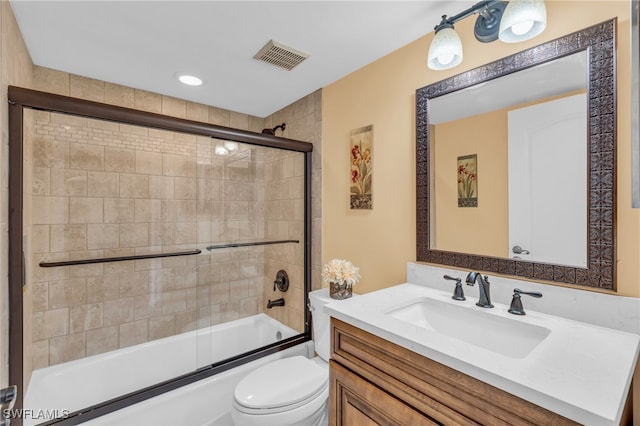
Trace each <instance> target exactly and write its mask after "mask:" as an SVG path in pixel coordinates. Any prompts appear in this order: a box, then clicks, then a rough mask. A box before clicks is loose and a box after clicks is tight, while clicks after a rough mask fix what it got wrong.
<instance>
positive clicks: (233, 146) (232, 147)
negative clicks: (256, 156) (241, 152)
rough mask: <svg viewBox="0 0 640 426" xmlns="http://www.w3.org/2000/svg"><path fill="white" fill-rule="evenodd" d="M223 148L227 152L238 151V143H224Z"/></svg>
mask: <svg viewBox="0 0 640 426" xmlns="http://www.w3.org/2000/svg"><path fill="white" fill-rule="evenodd" d="M224 147H225V148H227V149H228V150H229V151H237V150H238V142H231V141H225V143H224Z"/></svg>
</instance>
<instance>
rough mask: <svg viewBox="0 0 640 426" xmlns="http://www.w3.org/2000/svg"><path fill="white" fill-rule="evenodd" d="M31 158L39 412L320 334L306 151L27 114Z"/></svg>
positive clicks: (30, 344) (31, 369)
mask: <svg viewBox="0 0 640 426" xmlns="http://www.w3.org/2000/svg"><path fill="white" fill-rule="evenodd" d="M23 147H24V162H23V180H24V185H23V241H24V243H23V248H24V253H25V265H26V268H25V270H26V275H25V286H24V290H25V291H24V295H23V324H24V330H23V335H24V345H23V354H24V356H23V372H24V385H25V388H26V392H25V404H24V408H29V409H50V410H65V412H67V414H68V413H74V412H77V411H78V410H81V409H84V408H86V407H90V406H94V405H96V404H102V403H104V402H105V401H109V400H113V399H114V398H115V399H118V398H121V397H123V395H127V394H132V393H135V392H137V391H139V390H140V389H143V388H149V387H153V386H154V385H157V384H158V383H161V382H166V381H170V380H172V379H174V378H176V377H179V376H184V375H188V374H190V373H192V372H194V371H196V370H202V369H205V368H211V366H216V365H219V364H222V363H224V362H225V361H228V360H230V359H236V358H239V357H241V356H242V355H243V354H247V353H251V352H252V351H257V350H259V349H260V348H264V347H269V346H274V345H276V344H278V343H279V342H283V341H286V340H287V339H292V338H293V337H294V336H299V335H300V334H303V333H305V332H307V327H306V310H305V305H306V304H305V297H306V290H305V285H306V284H305V277H306V276H307V274H306V273H305V271H306V268H307V267H308V265H307V264H306V263H307V262H306V261H305V259H306V254H305V238H307V237H308V231H307V230H308V224H307V223H306V220H305V218H306V216H307V201H306V197H308V196H309V195H308V194H307V193H306V191H305V188H306V187H307V179H306V178H305V172H306V170H305V167H306V165H307V159H306V156H305V153H303V152H298V151H296V150H291V149H282V148H278V147H270V146H261V145H258V144H249V143H241V142H237V141H232V140H224V139H215V138H213V137H210V136H203V135H195V134H188V133H183V132H177V131H169V130H159V129H156V128H151V127H144V126H140V125H131V124H125V123H121V122H115V121H106V120H101V119H96V118H87V117H80V116H77V115H71V114H62V113H58V112H53V111H43V110H34V109H28V108H25V109H24V126H23ZM283 277H286V286H285V282H284V281H285V280H284V278H283ZM80 383H81V384H82V386H79V384H80ZM26 423H27V424H29V422H28V421H27V422H26ZM33 423H38V422H33Z"/></svg>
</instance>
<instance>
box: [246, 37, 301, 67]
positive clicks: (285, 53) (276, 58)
mask: <svg viewBox="0 0 640 426" xmlns="http://www.w3.org/2000/svg"><path fill="white" fill-rule="evenodd" d="M308 57H309V55H308V54H306V53H304V52H301V51H299V50H296V49H294V48H292V47H289V46H285V45H284V44H281V43H278V42H277V41H273V40H269V42H268V43H267V44H265V45H264V47H263V48H262V49H260V51H259V52H258V53H256V55H255V56H254V57H253V59H257V60H259V61H262V62H266V63H268V64H271V65H275V66H276V67H280V68H284V69H285V70H287V71H291V70H292V69H293V68H295V67H296V66H297V65H298V64H299V63H300V62H302V61H304V60H305V59H307V58H308Z"/></svg>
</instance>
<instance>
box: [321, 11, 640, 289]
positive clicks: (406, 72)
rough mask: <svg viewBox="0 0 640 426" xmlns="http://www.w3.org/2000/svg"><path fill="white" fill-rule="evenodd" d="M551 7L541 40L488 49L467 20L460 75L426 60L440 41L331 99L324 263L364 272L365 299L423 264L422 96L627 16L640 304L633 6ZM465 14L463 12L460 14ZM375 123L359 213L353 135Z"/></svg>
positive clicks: (631, 283)
mask: <svg viewBox="0 0 640 426" xmlns="http://www.w3.org/2000/svg"><path fill="white" fill-rule="evenodd" d="M546 4H547V16H548V25H547V29H546V30H545V32H544V33H543V34H542V35H540V36H538V37H537V38H535V39H533V40H529V41H527V42H524V43H519V44H505V43H500V42H495V43H492V44H481V43H479V42H477V41H476V40H475V39H474V37H473V33H472V31H473V24H474V19H466V20H464V21H462V22H460V23H458V24H457V25H456V30H457V31H458V33H459V34H460V37H461V38H462V44H463V47H464V49H465V51H464V56H465V59H464V61H463V62H462V64H461V65H460V66H458V67H457V68H454V69H452V70H447V71H433V70H430V69H429V68H427V66H426V54H427V51H428V49H429V43H430V42H431V39H432V38H433V33H430V34H427V35H426V36H425V37H422V38H420V39H418V40H416V41H415V42H413V43H410V44H408V45H407V46H405V47H403V48H401V49H399V50H397V51H395V52H393V53H391V54H389V55H387V56H386V57H384V58H382V59H380V60H378V61H376V62H374V63H372V64H370V65H368V66H366V67H364V68H362V69H360V70H358V71H356V72H354V73H352V74H350V75H348V76H346V77H344V78H342V79H340V80H338V81H337V82H335V83H333V84H331V85H329V86H327V87H326V88H325V89H324V90H323V135H324V147H323V167H324V169H325V173H324V174H323V202H324V206H325V208H324V211H323V215H324V223H325V226H324V230H323V243H324V247H323V260H324V261H325V262H326V261H328V260H329V259H331V258H334V257H342V258H347V259H349V260H351V261H353V262H354V263H355V264H356V265H358V266H360V267H361V273H362V276H363V278H362V281H361V283H360V284H359V285H358V287H357V288H356V291H358V292H363V293H364V292H368V291H372V290H376V289H379V288H383V287H387V286H390V285H393V284H397V283H401V282H404V281H405V280H406V272H405V269H406V262H407V261H410V260H415V258H416V252H415V250H416V248H415V244H416V235H415V232H416V231H415V91H416V89H418V88H420V87H424V86H426V85H428V84H431V83H435V82H436V81H439V80H442V79H444V78H446V77H450V76H452V75H455V74H459V73H461V72H463V71H466V70H469V69H472V68H474V67H476V66H478V65H481V64H484V63H487V62H489V61H493V60H496V59H499V58H502V57H504V56H506V55H509V54H512V53H515V52H518V51H520V50H523V49H526V48H528V47H532V46H535V45H537V44H540V43H543V42H545V41H548V40H552V39H554V38H557V37H560V36H562V35H565V34H567V33H570V32H573V31H577V30H580V29H582V28H585V27H587V26H590V25H593V24H596V23H599V22H602V21H605V20H608V19H611V18H616V17H617V18H618V29H617V47H618V48H617V87H618V92H617V108H618V135H617V136H618V145H617V148H618V164H617V167H618V188H617V193H618V200H617V201H618V215H617V226H618V232H617V255H618V267H617V276H618V291H617V294H620V295H624V296H633V297H639V296H640V285H639V283H638V278H637V277H638V276H640V264H639V263H638V261H637V259H638V258H640V242H639V240H638V235H640V210H638V209H632V208H631V170H630V166H631V161H630V160H629V158H630V153H631V131H630V130H631V122H630V106H629V105H630V84H631V83H630V57H629V56H630V55H629V37H630V35H629V30H630V21H629V8H630V6H629V2H628V1H577V0H576V1H553V0H552V1H547V2H546ZM452 6H455V5H454V4H452ZM456 12H458V10H457V9H456V8H455V7H453V9H452V10H451V13H456ZM434 25H435V20H434ZM367 124H373V125H374V128H375V133H376V134H375V147H374V151H375V155H376V157H375V164H376V172H375V176H374V181H375V182H376V183H375V188H374V195H373V197H374V200H376V201H375V202H374V208H373V210H371V211H352V210H349V203H348V199H349V180H348V173H349V157H348V144H349V131H350V130H352V129H356V128H359V127H362V126H364V125H367ZM481 167H482V166H481ZM329 206H330V207H329Z"/></svg>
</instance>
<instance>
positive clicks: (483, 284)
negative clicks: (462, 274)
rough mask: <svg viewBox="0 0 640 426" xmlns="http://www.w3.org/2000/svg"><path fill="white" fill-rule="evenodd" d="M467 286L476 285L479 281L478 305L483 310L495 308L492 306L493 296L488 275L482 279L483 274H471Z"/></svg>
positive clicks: (468, 276)
mask: <svg viewBox="0 0 640 426" xmlns="http://www.w3.org/2000/svg"><path fill="white" fill-rule="evenodd" d="M466 281H467V285H470V286H472V285H474V284H475V283H476V281H478V284H479V285H478V290H479V293H480V297H479V300H478V303H476V305H478V306H480V307H481V308H493V305H492V304H491V294H490V293H489V277H488V276H487V275H485V276H484V278H482V274H480V272H469V275H467V280H466Z"/></svg>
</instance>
